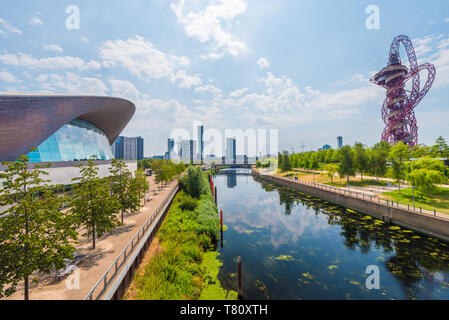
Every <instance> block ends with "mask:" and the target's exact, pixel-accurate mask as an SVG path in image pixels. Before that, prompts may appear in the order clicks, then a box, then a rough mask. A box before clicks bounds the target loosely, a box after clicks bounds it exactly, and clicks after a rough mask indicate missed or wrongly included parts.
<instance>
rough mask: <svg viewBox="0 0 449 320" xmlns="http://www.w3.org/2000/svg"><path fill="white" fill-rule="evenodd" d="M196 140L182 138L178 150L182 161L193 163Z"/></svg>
mask: <svg viewBox="0 0 449 320" xmlns="http://www.w3.org/2000/svg"><path fill="white" fill-rule="evenodd" d="M195 150H196V141H195V140H182V141H181V147H180V150H179V156H180V158H181V161H183V162H184V163H193V162H194V161H195V160H196V159H195V158H196V157H195V155H196V153H195Z"/></svg>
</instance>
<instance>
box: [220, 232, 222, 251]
mask: <svg viewBox="0 0 449 320" xmlns="http://www.w3.org/2000/svg"><path fill="white" fill-rule="evenodd" d="M220 236H221V237H220V244H221V248H222V249H223V230H221V231H220Z"/></svg>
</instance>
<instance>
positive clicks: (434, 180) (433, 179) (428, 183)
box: [406, 169, 444, 198]
mask: <svg viewBox="0 0 449 320" xmlns="http://www.w3.org/2000/svg"><path fill="white" fill-rule="evenodd" d="M406 179H407V181H408V182H409V183H410V184H411V185H412V186H413V187H416V188H417V190H418V192H419V194H420V195H421V198H423V197H424V196H429V195H432V194H433V193H435V192H436V191H437V190H438V187H437V186H436V184H439V183H443V181H444V177H443V175H442V174H441V172H439V171H436V170H429V169H417V170H413V171H411V172H410V173H409V174H407V176H406Z"/></svg>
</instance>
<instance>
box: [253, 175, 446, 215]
mask: <svg viewBox="0 0 449 320" xmlns="http://www.w3.org/2000/svg"><path fill="white" fill-rule="evenodd" d="M258 174H259V175H266V176H270V175H269V174H264V173H260V172H259V173H258ZM276 178H280V179H284V180H288V181H293V182H295V183H300V184H303V185H307V186H311V187H314V188H317V189H323V190H331V191H333V192H335V193H339V194H342V195H345V196H349V197H354V198H359V199H363V200H366V201H371V202H376V203H379V204H384V205H387V206H393V207H398V208H401V209H405V210H408V211H410V212H414V213H419V214H424V215H433V216H435V217H439V218H442V219H445V220H449V213H444V212H438V211H437V210H436V209H433V210H428V209H426V208H423V207H422V206H416V205H415V204H411V203H407V202H399V201H393V200H387V199H381V198H379V197H377V196H372V195H366V194H365V193H364V192H357V191H353V190H348V189H344V188H337V187H333V186H329V185H326V184H320V183H316V182H309V181H304V180H294V179H293V178H285V177H276Z"/></svg>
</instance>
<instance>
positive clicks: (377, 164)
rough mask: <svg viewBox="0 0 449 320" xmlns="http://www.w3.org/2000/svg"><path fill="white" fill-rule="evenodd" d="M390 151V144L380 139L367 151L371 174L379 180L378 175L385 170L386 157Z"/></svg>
mask: <svg viewBox="0 0 449 320" xmlns="http://www.w3.org/2000/svg"><path fill="white" fill-rule="evenodd" d="M389 153H390V145H389V144H388V143H387V142H385V141H381V142H379V143H376V144H375V145H374V146H373V147H372V149H371V150H370V151H369V152H368V157H369V167H370V168H371V172H372V174H373V175H375V176H376V177H377V180H379V176H384V175H385V173H386V172H387V158H388V154H389Z"/></svg>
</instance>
